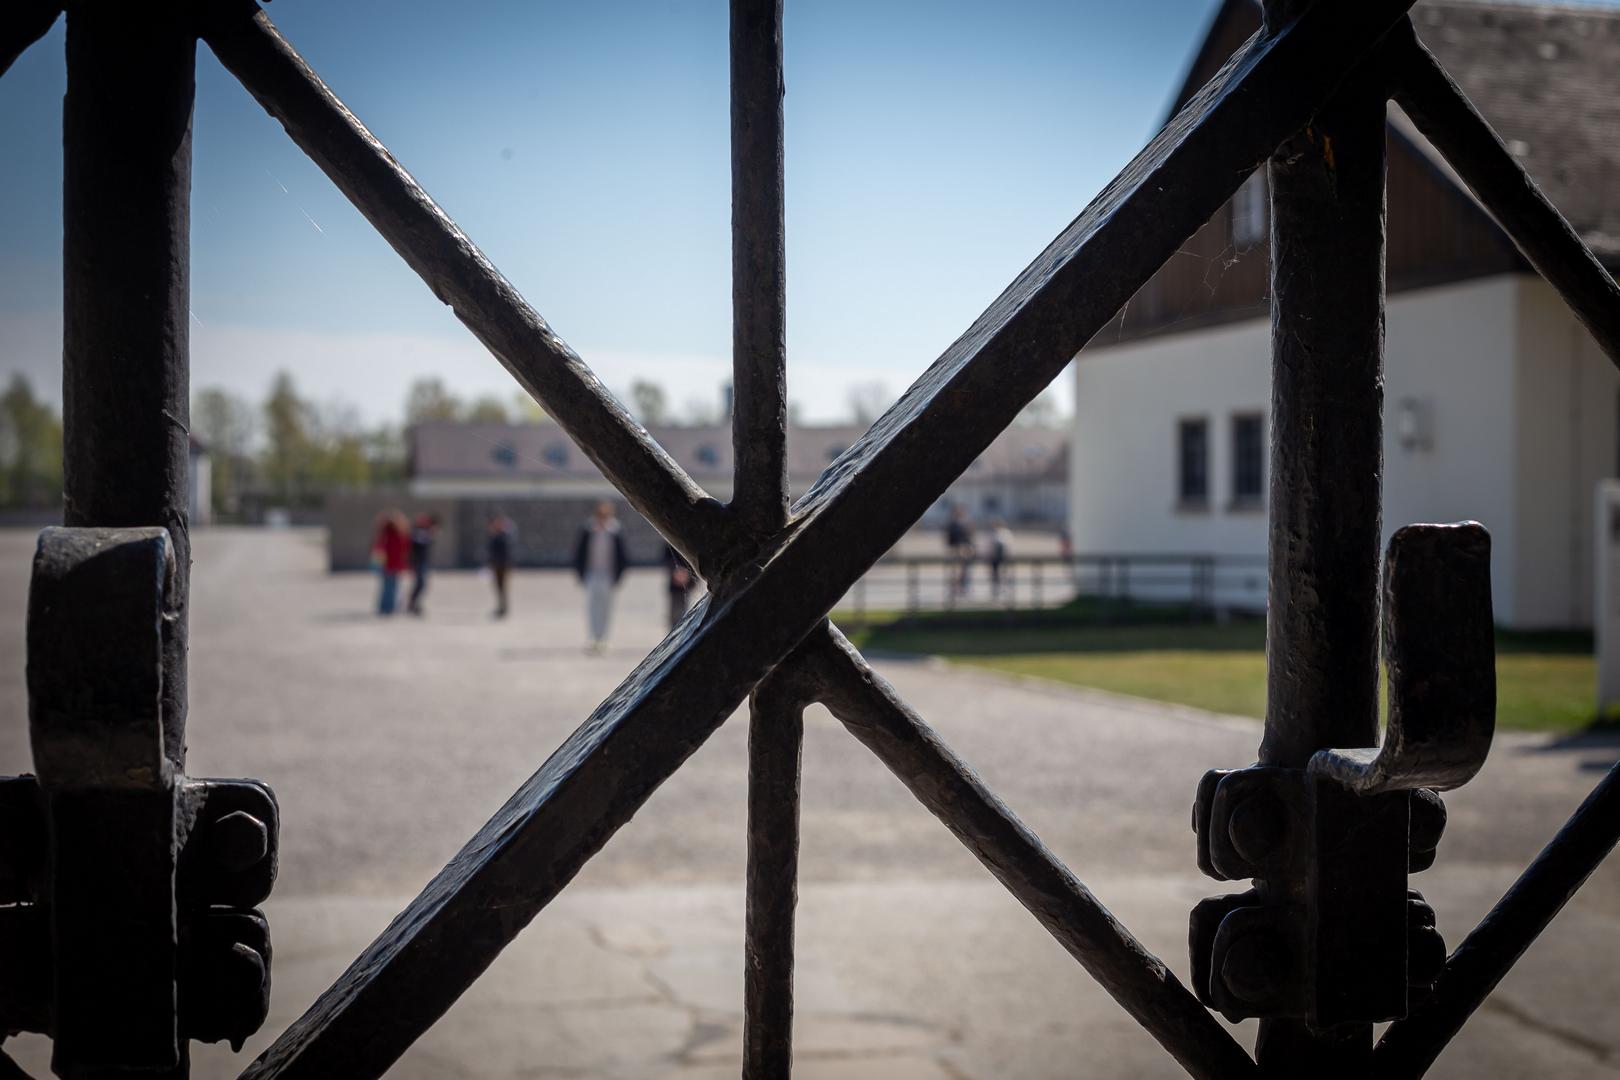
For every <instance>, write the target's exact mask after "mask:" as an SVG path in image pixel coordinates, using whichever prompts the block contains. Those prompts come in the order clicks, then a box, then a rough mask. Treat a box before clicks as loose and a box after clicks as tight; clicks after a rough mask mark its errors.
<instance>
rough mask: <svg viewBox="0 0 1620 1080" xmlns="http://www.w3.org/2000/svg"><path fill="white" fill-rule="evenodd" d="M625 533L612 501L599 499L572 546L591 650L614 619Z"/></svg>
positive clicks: (595, 649)
mask: <svg viewBox="0 0 1620 1080" xmlns="http://www.w3.org/2000/svg"><path fill="white" fill-rule="evenodd" d="M627 562H628V560H627V559H626V558H625V551H624V534H623V532H622V530H620V528H619V519H618V518H617V517H616V516H615V515H614V512H613V504H612V503H610V502H605V501H604V502H599V503H597V504H596V509H595V511H593V512H592V514H591V518H590V520H589V521H587V522H586V523H585V527H584V528H582V529H580V531H579V543H578V544H576V545H575V547H574V573H575V574H576V575H578V577H579V581H580V584H581V585H584V586H585V613H586V621H587V624H588V629H589V631H590V643H589V645H588V646H587V647H588V648H589V649H590V650H591V651H592V652H601V651H602V649H603V647H604V643H605V642H606V641H607V634H608V624H609V623H610V622H611V621H612V618H613V593H614V590H615V589H617V588H618V586H619V579H620V578H622V577H623V576H624V568H625V565H626V563H627Z"/></svg>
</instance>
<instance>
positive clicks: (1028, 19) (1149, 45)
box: [0, 0, 1214, 421]
mask: <svg viewBox="0 0 1620 1080" xmlns="http://www.w3.org/2000/svg"><path fill="white" fill-rule="evenodd" d="M1213 7H1214V0H1136V2H1134V3H1129V4H1121V3H1118V2H1117V0H1110V2H1101V0H1093V2H1085V3H1075V2H1073V0H1066V2H1061V3H1060V2H1037V0H1025V2H1015V0H1004V2H1003V3H999V4H985V3H966V2H953V0H932V2H927V3H924V2H902V0H890V2H882V0H869V2H865V3H855V2H850V0H808V2H807V0H787V9H786V10H787V14H786V46H785V50H786V59H785V65H786V84H787V98H786V113H787V229H788V234H787V245H788V305H789V307H788V347H789V387H790V389H789V394H790V397H791V398H792V399H793V400H795V401H796V402H798V403H799V405H800V407H801V409H802V411H803V413H804V414H805V415H806V416H807V417H809V418H812V419H834V418H837V417H838V415H839V414H840V413H841V412H842V411H843V408H844V403H845V400H846V392H847V387H848V386H849V385H850V384H851V383H853V382H871V381H878V382H882V383H883V384H885V385H886V387H887V388H888V391H889V392H890V394H891V395H897V394H898V393H899V392H900V391H901V390H902V389H903V388H904V387H905V386H906V385H908V384H909V383H910V382H911V380H912V379H913V378H915V377H916V376H917V374H919V373H920V372H921V371H922V370H923V368H924V367H926V366H927V364H928V363H929V362H930V361H931V360H932V359H933V358H934V357H935V356H936V355H938V353H939V352H940V351H942V350H943V348H944V347H945V346H946V345H948V344H949V343H950V342H951V340H952V339H954V338H955V337H956V336H957V335H958V334H959V333H961V331H962V330H963V329H965V328H966V327H967V325H968V324H969V323H970V322H971V321H972V319H973V318H974V317H975V316H976V315H977V314H978V313H979V311H980V310H982V309H983V308H984V307H985V306H986V305H987V304H988V303H989V302H990V301H991V300H992V299H994V297H995V296H996V294H997V293H999V292H1000V290H1001V288H1002V287H1003V286H1004V285H1005V284H1006V283H1007V281H1009V280H1010V279H1011V278H1012V277H1013V276H1014V275H1015V274H1016V273H1017V272H1018V270H1020V269H1021V268H1022V267H1023V266H1024V264H1025V263H1026V262H1028V261H1029V260H1030V259H1031V258H1033V257H1034V256H1035V255H1036V254H1037V253H1038V252H1039V251H1040V249H1041V248H1042V247H1043V246H1044V245H1045V244H1046V242H1047V241H1049V240H1050V239H1051V238H1052V237H1053V236H1054V235H1055V234H1056V233H1057V232H1058V231H1059V230H1060V229H1062V227H1063V226H1064V225H1065V224H1067V222H1068V221H1069V220H1070V219H1072V218H1073V217H1074V215H1075V214H1076V213H1078V212H1079V210H1080V209H1081V207H1083V206H1084V205H1085V203H1086V202H1087V200H1088V199H1090V198H1091V196H1092V195H1093V194H1095V192H1096V191H1097V190H1098V189H1099V188H1100V187H1101V186H1102V184H1103V183H1105V182H1106V181H1107V180H1108V179H1109V178H1110V177H1111V176H1112V175H1113V174H1114V173H1115V172H1116V171H1117V170H1118V169H1119V168H1120V167H1121V166H1122V165H1123V164H1124V163H1125V162H1126V161H1127V160H1128V159H1129V158H1130V156H1131V155H1132V154H1133V153H1134V152H1135V151H1136V150H1137V149H1138V148H1139V147H1140V146H1141V145H1142V143H1143V142H1144V141H1146V139H1147V138H1148V137H1149V135H1150V134H1151V133H1152V131H1153V129H1154V128H1155V127H1156V125H1157V123H1158V121H1159V119H1160V117H1161V114H1162V112H1163V109H1164V107H1165V104H1166V101H1167V98H1168V97H1169V95H1170V94H1171V92H1172V91H1173V89H1174V88H1175V86H1176V84H1177V83H1178V81H1179V80H1180V78H1181V75H1182V73H1183V69H1184V66H1185V64H1186V63H1187V60H1188V58H1189V55H1190V52H1191V50H1192V48H1193V47H1194V46H1195V44H1196V42H1197V40H1198V38H1199V36H1200V35H1201V33H1202V31H1203V28H1204V24H1205V22H1206V20H1207V19H1208V18H1209V16H1210V14H1211V12H1212V10H1213ZM268 10H269V12H270V14H271V16H272V18H273V19H274V20H275V21H276V23H277V24H278V25H279V26H280V27H281V28H282V30H283V32H284V33H286V35H287V36H288V38H289V39H290V40H291V41H292V42H293V44H294V45H295V46H296V47H297V48H298V49H299V50H300V51H301V52H302V53H303V54H304V56H305V57H306V58H307V59H308V60H309V61H310V62H311V64H312V65H313V66H314V68H315V69H316V70H317V71H319V72H320V73H321V74H322V75H323V76H324V77H325V79H326V81H327V82H328V83H329V84H330V85H331V86H332V87H333V89H334V90H335V91H336V92H337V94H338V95H339V96H340V97H341V98H343V99H344V101H345V102H346V103H347V104H348V105H349V107H350V108H351V109H352V110H353V111H354V112H355V113H356V115H358V116H359V117H360V118H361V119H362V120H363V121H364V122H365V123H366V124H367V125H368V126H369V127H370V128H371V130H372V131H373V132H374V133H375V134H376V135H377V136H378V137H379V138H381V139H382V141H383V142H384V143H385V144H387V145H388V147H389V148H390V149H391V150H392V151H393V152H394V154H395V155H396V156H397V157H398V158H399V159H400V160H401V161H402V162H403V163H404V164H405V166H406V167H407V168H408V169H410V170H411V172H412V173H413V174H414V175H415V176H416V177H417V179H418V180H419V181H420V182H421V183H422V184H423V186H424V187H425V188H426V189H427V190H428V191H429V192H430V193H431V194H432V195H433V196H434V197H435V198H436V199H437V200H438V201H439V203H440V204H441V205H442V206H443V207H444V208H445V209H446V210H447V211H448V212H449V213H450V215H451V216H452V217H454V218H455V219H456V220H457V221H458V222H459V223H460V224H461V225H462V227H463V228H464V229H465V230H466V231H467V233H468V234H469V235H470V236H471V237H472V238H473V240H474V241H475V242H476V243H478V244H479V245H480V246H481V247H482V248H483V249H484V251H485V252H486V253H487V254H488V255H489V256H490V258H491V259H492V260H493V261H494V263H495V264H496V265H497V266H498V267H500V268H501V270H502V271H503V272H504V273H505V274H506V275H507V277H508V278H510V279H511V280H512V282H513V283H514V284H515V285H516V286H517V287H518V289H519V290H520V291H521V292H522V293H523V294H524V296H525V297H527V298H528V300H529V301H530V302H531V303H532V304H533V305H534V306H535V307H536V308H537V309H538V310H539V311H540V312H541V314H543V315H544V316H545V317H546V318H547V319H548V320H549V321H550V322H551V324H552V325H553V326H554V327H555V328H556V329H557V330H558V332H559V333H561V334H562V335H563V337H564V338H565V339H566V340H568V341H569V343H570V344H572V345H573V346H574V347H575V348H576V349H578V350H579V351H580V352H581V354H582V355H583V356H584V357H585V358H586V360H587V361H589V362H590V363H592V365H593V366H594V367H595V368H596V369H597V371H598V372H599V374H601V376H602V377H603V379H604V380H605V381H606V382H607V383H608V384H609V385H610V386H611V387H613V388H615V390H618V391H620V392H621V393H622V392H623V391H624V389H625V388H626V387H628V385H629V383H630V381H631V380H632V379H635V378H648V379H652V380H654V381H657V382H660V383H662V384H663V385H664V386H665V387H666V388H667V390H668V391H669V395H670V398H671V400H672V402H673V403H674V404H675V405H676V406H677V407H680V406H683V405H685V404H686V403H687V402H689V401H701V402H704V403H709V402H713V401H716V400H717V399H718V395H719V384H720V383H721V382H722V381H723V380H724V379H725V378H726V375H727V371H728V369H729V363H730V361H729V356H730V324H729V320H730V276H729V275H730V254H729V238H728V234H727V229H728V223H729V214H730V210H729V207H730V201H729V200H730V190H729V164H728V131H727V124H728V121H727V87H726V79H727V67H726V4H725V3H724V2H723V0H645V2H637V0H603V2H599V3H589V4H580V3H575V2H561V3H558V2H550V0H547V2H533V0H531V2H496V0H486V2H468V3H463V4H459V5H455V10H456V18H455V19H454V21H447V20H446V19H445V18H444V12H445V11H446V8H445V6H444V5H443V4H426V3H421V2H419V0H389V2H388V3H387V4H384V3H382V2H381V0H319V2H318V0H278V2H276V3H274V4H271V5H270V7H269V9H268ZM62 34H63V30H62V26H61V25H60V24H58V26H57V28H56V29H55V30H53V31H52V33H51V34H50V36H49V37H47V38H46V39H45V40H44V41H42V42H41V43H39V44H38V45H36V46H35V47H34V48H33V49H32V50H30V51H29V52H28V53H27V54H25V55H24V56H23V57H22V59H21V60H19V61H18V63H17V64H16V66H15V67H14V68H13V69H12V70H11V72H10V73H8V74H7V75H6V76H5V78H3V79H0V145H5V146H7V147H9V148H14V149H15V151H16V152H14V153H11V154H8V155H7V156H6V157H5V158H4V159H0V191H3V192H4V193H5V196H6V197H5V199H4V200H0V203H3V205H0V236H4V237H5V238H6V239H5V241H4V244H3V247H0V370H3V371H5V372H9V371H15V370H23V371H26V372H28V373H29V374H30V375H31V376H32V377H33V378H34V380H35V383H36V385H38V386H40V387H41V389H44V390H46V391H47V392H49V393H50V394H51V395H52V396H53V397H54V396H56V394H57V393H58V387H57V384H58V382H59V379H60V333H61V314H60V278H61V260H60V247H61V225H60V215H61V194H60V188H61V160H60V159H61V151H60V130H61V98H62V93H63V89H64V83H65V77H64V73H63V68H62ZM195 155H196V161H195V175H194V180H193V194H192V223H193V224H192V253H193V264H192V309H193V314H194V321H193V324H192V334H193V342H192V354H193V355H192V382H193V387H194V388H199V387H202V386H208V385H223V386H226V387H228V388H230V389H232V390H234V391H236V392H238V393H241V394H243V395H245V396H248V397H250V398H252V399H254V400H257V399H258V398H259V397H261V396H262V394H263V391H264V389H265V387H266V386H267V385H268V383H269V381H270V378H271V376H272V374H273V372H274V371H275V370H276V369H278V368H285V369H288V370H290V371H292V372H293V374H294V375H295V376H296V377H297V379H298V380H299V382H300V384H301V385H302V386H303V387H304V389H305V391H306V392H307V393H309V394H310V395H311V396H313V397H315V398H317V399H318V400H320V401H322V402H326V403H330V404H336V403H339V402H341V403H344V404H346V405H348V406H351V407H353V408H356V409H358V410H359V412H360V414H361V415H362V416H364V417H365V418H366V419H367V420H371V421H375V420H381V419H386V418H391V417H393V416H395V415H397V414H398V412H399V411H400V409H401V406H402V402H403V397H404V393H405V388H406V386H407V385H408V383H409V382H410V381H411V380H412V379H414V378H416V377H418V376H422V375H429V374H438V375H441V376H442V377H444V378H445V379H446V381H447V382H449V383H450V385H451V386H452V387H453V388H455V389H456V390H457V391H458V392H460V393H463V394H465V395H467V396H475V395H478V394H483V393H498V394H501V395H502V396H506V395H508V394H509V393H510V392H511V390H512V389H513V387H512V384H511V383H510V381H509V380H508V379H507V377H506V375H505V373H504V372H503V371H502V370H501V368H500V367H499V365H498V364H496V363H495V361H494V360H493V359H491V358H490V357H488V356H487V354H485V353H484V352H483V351H482V349H481V348H480V347H479V346H478V345H477V344H476V342H474V341H473V340H472V338H471V336H470V335H469V334H468V333H467V332H466V331H465V330H464V329H463V328H462V327H461V326H460V324H459V323H457V322H456V321H455V319H454V318H453V317H452V316H451V315H450V314H449V313H448V311H447V310H446V309H444V308H443V307H442V306H441V305H439V304H438V303H437V302H436V301H435V300H434V299H433V298H432V296H431V295H430V294H429V293H428V291H427V289H426V287H425V286H423V285H422V284H421V282H420V281H419V280H418V279H417V278H416V277H415V275H413V274H412V273H411V272H410V271H409V269H408V268H406V266H405V265H404V263H403V262H402V261H400V259H399V258H398V257H397V256H396V255H395V254H394V253H393V251H392V250H390V249H389V248H388V246H387V245H386V244H385V243H384V242H383V241H382V240H381V239H380V238H379V237H378V236H377V235H376V234H375V233H374V232H373V231H372V230H371V228H370V227H369V226H368V225H367V224H366V222H365V221H364V220H363V219H362V218H361V217H360V215H359V214H358V213H357V212H355V211H354V210H353V209H352V208H351V207H350V206H349V205H348V203H347V202H346V201H345V200H344V199H343V197H342V196H341V195H340V194H339V193H338V192H337V191H336V189H335V188H333V187H332V185H331V184H330V182H328V181H327V179H326V178H325V176H324V175H322V174H321V173H320V171H319V170H318V169H316V168H315V166H314V165H313V164H311V163H310V162H309V161H307V160H306V159H305V158H304V157H303V155H302V154H301V153H300V152H299V150H298V149H297V148H296V147H295V146H293V144H292V143H291V142H290V141H289V140H288V139H287V138H286V136H285V135H284V133H283V132H282V131H281V130H280V128H279V126H278V125H276V124H275V122H273V121H272V120H270V119H269V118H268V117H267V116H266V115H265V114H264V113H263V111H262V110H260V109H259V107H258V106H257V105H256V104H255V103H254V102H253V101H252V100H251V99H250V98H248V96H247V94H246V93H245V92H244V91H243V90H242V89H241V87H240V86H238V85H236V83H235V82H234V80H233V79H232V78H231V76H230V75H229V74H228V73H226V72H225V71H224V70H223V69H222V68H220V66H219V65H218V63H217V62H215V60H214V59H213V57H212V56H211V55H210V54H209V53H208V51H207V48H206V47H205V46H199V49H198V86H197V108H196V119H195ZM1066 383H1067V380H1060V383H1059V392H1060V395H1061V396H1062V397H1063V398H1064V400H1066V399H1067V385H1066Z"/></svg>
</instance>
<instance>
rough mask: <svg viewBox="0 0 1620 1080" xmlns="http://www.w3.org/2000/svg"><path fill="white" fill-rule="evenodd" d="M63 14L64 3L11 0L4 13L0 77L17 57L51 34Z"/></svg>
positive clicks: (1, 12) (1, 15)
mask: <svg viewBox="0 0 1620 1080" xmlns="http://www.w3.org/2000/svg"><path fill="white" fill-rule="evenodd" d="M61 14H62V3H61V0H9V2H8V3H7V4H6V5H5V8H4V9H3V10H0V75H4V74H5V73H6V72H7V71H10V70H11V65H12V64H14V63H16V62H17V57H19V56H21V55H22V54H23V52H24V51H25V50H26V49H27V48H28V46H30V45H32V44H33V43H34V42H36V41H38V40H39V39H40V38H42V37H44V36H45V35H46V34H47V33H49V32H50V29H51V27H53V26H55V25H56V19H57V16H59V15H61Z"/></svg>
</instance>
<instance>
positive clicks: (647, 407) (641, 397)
mask: <svg viewBox="0 0 1620 1080" xmlns="http://www.w3.org/2000/svg"><path fill="white" fill-rule="evenodd" d="M630 408H631V411H633V412H634V413H635V414H636V419H637V420H640V421H641V422H642V423H643V424H662V423H663V422H664V421H666V420H668V419H669V395H667V394H665V393H664V388H663V387H662V386H659V385H658V384H657V383H655V382H650V381H648V380H646V379H637V380H636V381H635V382H633V383H631V384H630Z"/></svg>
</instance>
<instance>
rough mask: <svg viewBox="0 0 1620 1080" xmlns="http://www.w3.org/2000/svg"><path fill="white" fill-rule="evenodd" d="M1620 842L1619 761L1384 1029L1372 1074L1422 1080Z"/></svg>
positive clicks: (1393, 1078) (1396, 1078)
mask: <svg viewBox="0 0 1620 1080" xmlns="http://www.w3.org/2000/svg"><path fill="white" fill-rule="evenodd" d="M1617 841H1620V765H1615V766H1614V767H1613V768H1611V769H1610V770H1609V772H1608V775H1606V776H1605V777H1604V778H1603V780H1602V781H1601V782H1599V784H1598V785H1597V787H1596V788H1594V789H1593V790H1592V793H1591V794H1590V795H1588V796H1587V797H1586V799H1585V801H1583V802H1582V803H1581V805H1580V807H1579V808H1578V809H1577V810H1576V811H1575V813H1574V815H1573V816H1571V817H1570V819H1569V821H1568V822H1566V823H1565V825H1564V827H1563V828H1562V829H1560V830H1559V832H1558V835H1557V836H1555V837H1554V838H1553V839H1552V841H1551V842H1550V843H1549V844H1548V845H1547V846H1546V848H1544V849H1543V850H1542V852H1541V854H1540V855H1537V856H1536V860H1535V862H1533V863H1531V864H1530V866H1529V867H1528V868H1527V869H1526V870H1525V872H1524V873H1523V874H1522V875H1520V877H1519V879H1518V881H1516V882H1514V884H1513V887H1512V888H1511V889H1509V890H1508V892H1507V894H1506V895H1505V896H1503V897H1502V899H1501V900H1499V901H1498V902H1497V904H1496V906H1495V907H1493V908H1492V909H1491V911H1490V914H1488V915H1486V916H1485V918H1484V919H1483V920H1481V921H1480V924H1479V925H1478V926H1477V927H1475V928H1474V931H1473V932H1472V933H1471V934H1469V935H1468V937H1467V938H1465V939H1464V940H1463V943H1462V944H1461V945H1459V946H1458V947H1457V950H1456V951H1455V952H1454V953H1452V954H1451V959H1449V960H1448V961H1447V962H1446V966H1445V967H1444V968H1442V969H1441V972H1440V977H1439V978H1438V979H1436V980H1435V984H1434V992H1433V994H1432V995H1431V996H1430V998H1429V999H1428V1000H1427V1001H1425V1002H1424V1003H1423V1004H1422V1005H1421V1006H1420V1007H1419V1008H1418V1009H1416V1010H1414V1011H1413V1013H1412V1015H1410V1016H1408V1017H1407V1018H1406V1019H1404V1020H1397V1021H1395V1022H1394V1023H1393V1024H1391V1025H1390V1026H1389V1029H1388V1030H1387V1031H1385V1032H1384V1037H1383V1038H1382V1039H1380V1040H1379V1041H1378V1047H1377V1049H1376V1050H1375V1051H1374V1053H1373V1075H1376V1076H1379V1077H1389V1078H1391V1080H1416V1078H1417V1077H1420V1076H1422V1075H1423V1074H1424V1073H1425V1072H1427V1071H1428V1068H1429V1066H1430V1065H1433V1064H1434V1061H1435V1059H1436V1058H1438V1057H1439V1056H1440V1052H1441V1051H1442V1050H1444V1049H1445V1048H1446V1045H1447V1044H1448V1043H1449V1042H1450V1041H1451V1039H1452V1037H1453V1036H1454V1035H1456V1034H1457V1032H1458V1031H1460V1030H1462V1026H1463V1024H1465V1023H1466V1022H1467V1021H1468V1018H1469V1017H1470V1016H1472V1015H1473V1012H1474V1010H1475V1009H1477V1008H1479V1006H1480V1004H1481V1003H1482V1002H1483V1001H1484V1000H1485V998H1486V997H1488V996H1489V995H1490V993H1491V991H1492V990H1494V989H1496V984H1497V983H1499V982H1501V981H1502V978H1503V976H1505V975H1506V974H1507V973H1508V971H1509V970H1510V969H1511V968H1512V967H1513V965H1514V964H1515V963H1516V962H1517V961H1518V959H1519V957H1520V956H1523V955H1524V952H1525V950H1526V949H1528V948H1529V947H1530V946H1531V944H1533V943H1534V942H1535V940H1536V938H1537V937H1539V936H1541V932H1542V931H1543V930H1545V929H1546V928H1547V924H1548V923H1550V922H1551V921H1552V919H1553V917H1554V916H1555V915H1557V914H1558V912H1559V911H1561V910H1562V909H1563V907H1564V905H1565V904H1566V903H1567V902H1568V901H1569V899H1570V898H1571V897H1572V896H1574V895H1575V893H1576V891H1577V890H1579V889H1580V887H1581V886H1582V885H1583V884H1585V882H1586V879H1587V878H1589V877H1590V876H1591V875H1592V872H1593V871H1594V870H1596V869H1597V868H1598V864H1600V863H1601V862H1602V861H1603V860H1604V859H1605V858H1607V857H1608V855H1609V853H1610V852H1611V851H1613V850H1614V847H1615V843H1616V842H1617Z"/></svg>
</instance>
